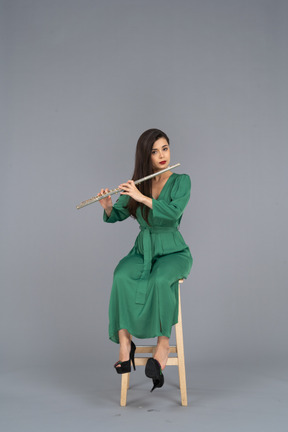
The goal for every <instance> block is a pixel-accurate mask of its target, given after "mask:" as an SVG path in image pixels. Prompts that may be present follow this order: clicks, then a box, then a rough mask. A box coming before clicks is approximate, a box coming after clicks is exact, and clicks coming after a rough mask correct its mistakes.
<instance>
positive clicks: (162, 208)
mask: <svg viewBox="0 0 288 432" xmlns="http://www.w3.org/2000/svg"><path fill="white" fill-rule="evenodd" d="M190 190H191V181H190V177H189V176H188V175H187V174H176V173H173V174H171V175H170V177H169V178H168V180H167V181H166V183H165V185H164V187H163V189H162V190H161V193H160V195H159V197H158V199H152V209H151V210H150V211H149V219H148V220H149V223H150V225H148V224H147V222H146V221H145V220H144V219H143V217H142V214H141V209H140V207H138V209H137V213H136V216H137V221H138V223H139V225H140V232H139V235H138V236H137V238H136V241H135V244H134V246H133V248H132V249H131V251H130V252H129V253H128V255H127V256H126V257H124V258H123V259H122V260H121V261H120V262H119V264H118V265H117V267H116V269H115V271H114V277H113V285H112V290H111V296H110V304H109V338H110V339H111V340H112V341H113V342H116V343H119V337H118V330H120V329H127V330H128V332H129V333H130V334H132V335H133V336H135V337H136V338H153V337H156V336H168V337H170V334H171V328H172V326H173V325H174V324H176V323H177V322H178V280H179V279H181V278H186V277H187V276H188V274H189V272H190V270H191V266H192V262H193V260H192V256H191V253H190V250H189V247H188V246H187V244H186V243H185V242H184V240H183V237H182V235H181V234H180V232H179V231H178V226H179V224H180V221H181V218H182V214H183V211H184V209H185V207H186V205H187V203H188V201H189V198H190ZM129 199H130V197H129V196H128V195H121V196H120V198H119V199H118V201H117V202H116V203H115V204H114V206H113V209H112V212H111V215H110V217H108V216H107V214H106V213H105V211H104V215H103V219H104V221H105V222H109V223H114V222H117V221H123V220H125V219H127V218H128V217H129V216H130V214H129V211H128V210H127V208H125V207H126V205H127V203H128V201H129Z"/></svg>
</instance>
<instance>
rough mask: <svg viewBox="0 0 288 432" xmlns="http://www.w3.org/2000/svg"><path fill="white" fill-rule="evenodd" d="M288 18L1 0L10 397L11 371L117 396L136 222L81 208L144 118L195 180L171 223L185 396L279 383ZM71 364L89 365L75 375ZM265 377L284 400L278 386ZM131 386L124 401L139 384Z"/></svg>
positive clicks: (225, 3)
mask: <svg viewBox="0 0 288 432" xmlns="http://www.w3.org/2000/svg"><path fill="white" fill-rule="evenodd" d="M287 19H288V3H287V1H284V0H273V1H272V0H262V1H261V0H240V1H239V0H238V1H236V0H201V1H200V0H193V1H192V0H191V1H188V0H177V1H176V0H175V1H171V0H154V1H152V0H145V1H144V0H141V1H140V0H106V1H104V0H101V1H100V0H98V1H96V0H95V1H92V0H82V1H80V0H70V1H69V0H62V1H56V0H51V1H48V0H47V1H44V0H25V1H20V0H18V1H17V0H9V1H8V0H7V1H5V0H2V1H1V27H0V34H1V132H0V134H1V159H0V175H1V201H0V202H1V240H0V241H1V259H0V263H1V273H0V275H1V276H0V277H1V281H0V282H1V303H0V308H1V315H0V342H1V370H2V372H3V374H2V377H3V380H4V383H6V384H7V388H9V389H10V390H9V392H12V390H11V388H14V389H15V392H14V393H13V396H14V397H15V398H16V399H17V394H18V395H19V392H18V390H19V389H18V390H17V387H13V385H11V381H9V380H10V378H11V380H12V378H13V377H14V378H16V376H17V371H18V372H19V371H22V370H23V371H26V372H25V373H24V372H23V374H24V375H23V376H25V377H26V378H27V377H28V376H29V377H30V379H29V380H28V381H27V382H29V383H30V384H29V385H30V387H29V385H28V387H29V388H30V390H31V382H32V381H33V379H36V378H35V377H36V376H38V378H39V380H40V381H39V380H38V381H37V380H36V381H35V383H36V382H37V383H38V384H39V383H40V384H39V387H37V389H41V388H42V387H41V379H44V378H43V377H44V376H45V373H46V372H47V371H48V370H49V371H50V372H49V374H48V375H49V377H50V378H51V377H53V379H55V382H57V383H58V384H59V379H60V377H62V379H63V380H64V381H65V385H64V384H63V386H64V387H65V386H66V390H67V389H68V390H71V387H73V391H74V392H77V389H78V391H79V388H81V385H82V389H85V390H82V391H83V392H85V391H87V388H89V389H90V390H89V391H91V394H95V393H96V394H98V395H99V400H102V399H103V393H102V395H101V394H100V390H99V389H100V388H101V389H102V390H101V391H102V392H103V391H105V389H107V388H110V389H111V395H106V396H107V400H106V401H105V403H108V404H109V402H108V401H111V399H112V402H113V404H114V405H113V406H117V404H118V396H119V380H118V378H117V377H116V376H114V372H113V370H112V365H113V363H114V361H116V360H117V359H118V347H117V346H116V345H115V344H112V343H111V342H110V341H109V340H108V331H107V326H108V317H107V309H108V302H109V295H110V288H111V284H112V274H113V270H114V267H115V266H116V264H117V263H118V261H119V260H120V258H122V257H123V255H124V254H126V253H127V252H128V251H129V250H130V249H131V247H132V245H133V243H134V239H135V237H136V235H137V233H138V226H137V223H136V222H135V221H133V220H128V221H125V222H123V223H122V224H121V225H120V224H115V225H113V226H112V225H108V224H104V223H103V222H102V208H101V206H100V205H99V204H93V205H91V206H88V207H86V208H84V209H81V210H76V205H77V204H79V203H80V202H81V201H82V200H84V199H87V198H90V197H91V196H94V195H96V193H98V191H99V190H100V188H101V187H111V188H113V187H116V186H118V184H119V183H121V182H122V181H124V180H127V179H128V178H130V177H131V174H132V171H133V163H134V151H135V145H136V142H137V139H138V137H139V135H140V134H141V133H142V132H143V131H144V130H146V129H148V128H151V127H157V128H160V129H163V130H164V131H165V132H166V133H167V134H168V136H169V137H170V140H171V153H172V159H171V162H172V163H176V162H180V163H181V167H180V168H178V170H177V172H185V173H188V174H189V175H190V176H191V180H192V193H191V200H190V203H189V205H188V207H187V208H186V211H185V214H184V217H183V220H182V224H181V232H182V234H183V237H184V238H185V240H186V242H187V243H188V244H189V245H190V249H191V252H192V255H193V258H194V264H193V268H192V271H191V274H190V276H189V278H188V280H187V281H186V282H185V284H184V285H183V289H182V299H183V300H182V301H183V314H184V317H183V319H184V338H185V354H186V367H187V379H188V390H189V394H190V401H191V399H192V401H194V402H195V400H194V398H195V394H196V393H197V389H198V391H199V392H200V393H201V395H202V396H203V398H204V400H205V395H207V394H206V393H205V391H207V392H208V393H209V391H211V392H212V394H213V396H214V393H213V389H216V388H218V390H219V386H220V387H221V385H222V386H223V385H224V384H223V382H226V384H227V385H228V387H229V388H230V384H231V383H234V384H235V385H236V384H237V383H240V382H241V383H242V382H247V383H251V379H250V378H249V379H248V378H247V377H248V376H249V373H252V372H251V371H254V372H253V374H252V376H253V377H255V373H256V372H255V371H257V373H259V370H263V371H266V372H265V374H266V375H265V374H264V372H263V374H264V375H265V377H266V378H267V376H268V378H267V379H268V380H270V379H271V380H272V377H273V379H275V380H276V381H273V383H272V381H269V383H270V384H271V385H274V384H275V383H277V386H276V387H277V389H278V390H279V387H278V384H279V385H282V384H283V385H284V383H285V380H286V381H287V370H286V366H287V361H288V356H287V354H288V345H287V328H288V320H287V299H288V294H287V216H288V215H287V156H288V149H287V136H288V134H287V115H288V110H287V96H288V94H287V93H288V92H287V76H288V54H287V41H288V38H287V36H288V27H287ZM137 342H139V341H137ZM39 368H40V369H39ZM61 368H62V369H61ZM69 368H70V369H69ZM83 368H84V369H85V370H86V371H87V370H89V371H90V372H91V375H90V374H89V376H87V377H86V376H85V377H83V380H82V381H81V383H79V382H77V383H75V382H73V379H72V378H71V377H75V376H78V377H79V376H82V375H81V373H80V371H82V372H83ZM229 368H232V370H234V369H233V368H238V369H237V370H238V372H239V371H240V370H242V372H243V373H244V375H245V374H246V375H245V377H246V379H244V381H243V379H242V378H241V379H240V378H239V381H238V380H237V379H236V382H234V381H233V377H235V373H234V372H233V373H231V375H229V373H228V371H229V370H230V369H229ZM68 369H69V370H71V371H74V372H71V374H70V375H69V374H68V375H67V379H64V378H63V377H66V375H65V372H66V373H67V370H68ZM44 370H45V371H46V372H45V373H44V372H43V371H44ZM60 370H62V372H63V374H62V373H61V374H60V373H59V371H60ZM28 371H30V372H29V373H28ZM37 371H38V375H37ZM75 371H77V373H76V372H75ZM219 371H222V372H223V376H222V375H221V373H220V372H219ZM267 371H269V372H267ZM90 372H89V373H90ZM19 373H20V372H19ZM57 373H59V377H58V378H59V379H58V378H55V377H57V376H58V375H57ZM169 373H170V372H169ZM173 373H174V372H171V380H172V381H171V385H172V390H173V392H174V393H175V394H176V396H175V397H176V399H177V397H178V390H177V389H176V388H174V387H175V386H176V384H177V376H176V375H175V377H174V375H173ZM13 374H14V375H13ZM15 374H16V375H15ZM29 374H30V375H29ZM111 374H112V375H111ZM247 374H248V375H247ZM267 374H268V375H267ZM23 376H22V375H21V379H22V378H23ZM91 376H93V377H94V378H95V381H93V384H92V383H91V379H92V378H91ZM220 376H221V377H222V378H223V380H224V381H223V380H222V378H221V379H220V378H219V382H218V381H217V377H220ZM236 376H239V377H240V375H237V374H236ZM32 377H33V379H32ZM41 377H42V378H41ZM89 377H90V378H89ZM96 377H97V378H96ZM229 377H230V378H231V379H232V381H231V380H230V378H229ZM50 378H49V379H50ZM23 379H24V378H23ZM51 379H52V378H51ZM53 379H52V382H53ZM71 379H72V381H71ZM173 379H174V381H173ZM19 380H20V375H19V376H18V378H17V379H16V381H17V382H18V383H19V382H22V381H21V380H20V381H19ZM47 380H48V378H47ZM215 380H216V381H215ZM225 380H226V381H225ZM16 381H15V382H16ZM64 381H63V382H64ZM142 381H145V378H144V377H143V376H142V374H141V376H140V378H139V386H140V389H141V382H142ZM256 381H257V380H256ZM260 381H261V380H260ZM13 382H14V381H13ZM45 382H46V381H45ZM71 382H73V383H74V384H75V385H72V384H71ZM204 382H205V384H204ZM145 383H146V381H145ZM173 383H174V384H173ZM229 383H230V384H229ZM42 384H43V383H42ZM46 384H47V382H46ZM35 385H36V384H35ZM89 385H91V388H90V387H89ZM149 385H150V383H149ZM168 385H169V382H168V384H167V386H168ZM173 385H174V387H173ZM70 386H71V387H70ZM87 386H88V387H87ZM109 386H110V387H109ZM197 386H198V387H197ZM217 386H218V387H217ZM28 387H26V386H25V385H24V384H23V387H21V392H22V396H23V395H24V393H25V391H26V390H27V388H28ZM44 387H45V386H44ZM224 387H225V385H224ZM232 387H233V385H232ZM236 387H237V385H236ZM260 387H261V386H260ZM260 387H257V385H256V387H255V389H256V388H260ZM264 387H266V386H264ZM2 388H3V387H2ZM4 388H5V386H4ZM284 388H285V391H284ZM23 389H26V390H25V391H24V390H23ZM112 390H113V391H112ZM136 390H137V389H136ZM136 390H135V391H136ZM172 390H171V392H172ZM278 390H277V391H278ZM31 391H32V390H31ZM35 391H36V390H35ZM39 391H40V390H39ZM51 391H52V390H51ZM89 391H88V393H89ZM97 391H98V393H97ZM131 391H132V390H131ZM253 391H254V390H253ZM277 391H276V390H275V398H276V399H277V398H278V399H277V400H278V401H279V403H280V405H281V403H282V402H283V397H284V396H283V395H284V394H285V398H286V399H287V393H288V392H287V386H286V387H283V388H282V390H281V391H283V392H282V393H281V394H282V398H281V397H280V396H279V393H277ZM9 392H8V393H9ZM17 392H18V393H17ZM21 392H20V393H21ZM80 392H81V391H80ZM52 393H53V392H52ZM72 393H73V392H72ZM9 394H10V396H11V398H12V394H11V393H9ZM35 394H36V393H35ZM112 394H113V396H112ZM162 394H165V393H162ZM217 394H218V392H216V393H215V397H216V398H217V396H216V395H217ZM255 394H256V390H255V392H254V396H255ZM271 394H274V393H273V391H271V388H270V395H271ZM140 395H141V396H140ZM158 395H159V393H158ZM209 395H210V396H211V394H210V393H209ZM5 396H7V394H6V395H5ZM30 396H31V394H30ZM110 396H111V397H110ZM138 396H139V397H138V399H137V402H136V405H135V406H136V407H137V406H138V405H137V403H138V404H139V403H141V404H142V405H143V400H145V401H146V398H147V396H148V394H146V389H145V393H143V391H142V390H141V392H140V393H139V395H138ZM210 396H209V397H210ZM230 396H231V395H230ZM246 396H247V395H246ZM31 397H32V396H31ZM94 397H96V396H94ZM101 397H102V399H101ZM153 397H154V398H155V397H157V396H153ZM113 398H114V399H113ZM141 398H143V400H142V399H141ZM203 398H202V400H203ZM208 399H209V398H208ZM212 399H213V397H212ZM276 399H275V400H276ZM5 400H6V403H7V398H6V399H5ZM8 400H9V398H8ZM11 400H12V399H11ZM13 400H14V399H13ZM21 400H22V399H21ZM28 400H30V402H31V410H32V406H33V399H29V398H28ZM99 400H98V399H97V403H98V404H99V403H100V402H99ZM139 400H141V402H139ZM148 400H151V399H149V398H148ZM164 400H165V398H164ZM229 400H230V399H229ZM160 401H162V399H161V396H160V397H159V400H158V402H159V403H160ZM169 401H170V400H169ZM170 402H171V401H170ZM226 402H227V401H226ZM262 402H263V400H262ZM19 403H20V402H19ZM58 403H59V401H58ZM146 403H149V402H148V401H147V402H146ZM153 403H154V402H153ZM45 404H46V402H45ZM92 405H93V406H94V404H92ZM95 405H97V404H96V403H95ZM100 405H101V403H100ZM192 405H193V404H192ZM196 405H197V404H196ZM200 405H201V404H200ZM267 405H270V406H271V400H269V403H268V402H267ZM280 405H277V406H278V408H279V407H280ZM9 406H10V405H9ZM17 406H18V405H17ZM20 406H22V405H21V404H20ZM224 406H225V404H224ZM281 406H282V405H281ZM18 408H19V406H18ZM27 409H28V408H27ZM63 409H64V408H63ZM215 409H216V408H215ZM33 410H34V408H33ZM64 411H65V409H64ZM73 411H74V410H73ZM244 411H245V409H244ZM8 412H9V410H8ZM11 412H12V411H11ZM19 412H22V411H21V409H20V408H19ZM40 412H41V410H40ZM126 412H127V411H126ZM229 412H230V414H231V416H232V417H231V418H233V414H235V412H233V410H232V411H231V410H230V411H229ZM260 412H262V413H263V406H262V408H261V403H260V401H259V413H260ZM6 413H7V407H6ZM223 413H224V411H223ZM255 413H256V414H255ZM255 413H254V414H255V419H257V421H258V419H259V418H260V415H259V416H258V412H257V410H255ZM273 413H274V414H275V418H276V417H277V419H278V420H277V422H278V424H279V425H280V424H281V425H282V423H281V421H282V420H283V424H284V417H285V416H284V414H283V413H282V412H281V413H282V414H283V417H281V415H282V414H280V412H277V415H276V411H275V412H273ZM250 414H251V413H250ZM270 414H271V413H270ZM115 415H116V414H115ZM117 415H118V414H117ZM119 415H120V414H119ZM236 416H237V415H236ZM12 417H13V420H12ZM204 417H205V416H204ZM204 417H203V422H204V423H203V424H205V425H206V426H205V428H204V426H203V430H210V429H209V425H210V423H209V422H208V423H207V424H206V423H205V421H204ZM220 417H221V416H220ZM220 417H219V418H220ZM39 418H40V417H39ZM223 418H224V417H223ZM269 418H270V419H272V418H273V419H274V417H273V415H272V414H271V417H269ZM5 419H6V420H5V421H7V423H5V421H4V424H5V425H6V430H18V426H19V430H20V424H21V425H22V427H21V430H25V427H24V429H23V424H24V425H25V422H23V418H21V416H20V417H19V424H18V423H17V417H16V420H15V416H14V415H13V416H12V414H11V418H10V417H9V416H8V417H7V418H6V417H5ZM92 419H93V416H92ZM106 420H107V419H106ZM106 420H105V419H104V420H103V422H104V423H103V425H105V421H106ZM194 420H195V419H194ZM200 420H201V418H199V424H198V430H201V421H200ZM267 420H268V419H265V421H264V420H263V424H262V425H261V427H262V430H264V429H263V427H264V426H267V427H270V426H271V425H270V424H269V421H267ZM39 421H40V420H39ZM167 421H168V420H167ZM178 421H179V420H178ZM257 421H256V420H255V422H256V423H255V424H254V423H253V425H254V426H255V425H256V426H257ZM46 422H47V419H46ZM55 422H56V420H55ZM98 422H99V418H98ZM286 423H287V418H286ZM46 424H47V423H46ZM74 424H77V422H76V423H74ZM99 424H100V423H99ZM203 424H202V425H203ZM271 424H272V423H271ZM35 425H36V423H35V424H34V426H35ZM56 425H57V426H56ZM93 425H94V421H93V420H91V430H92V429H93ZM231 425H232V423H231V424H229V428H230V427H232V426H231ZM8 426H9V427H8ZM32 426H33V424H30V425H29V428H28V427H27V428H28V429H27V430H30V431H31V430H32V429H33V427H32ZM66 426H67V430H68V424H66V423H65V422H64V423H63V424H62V426H61V427H60V423H59V424H58V423H57V422H56V423H55V424H53V430H54V431H55V430H58V427H59V430H66V429H65V427H66ZM82 426H83V424H82ZM82 426H81V427H82ZM106 426H107V424H106ZM210 426H211V428H212V423H211V425H210ZM220 426H221V430H223V428H224V430H225V423H224V424H220V423H219V428H220ZM246 426H247V424H245V425H243V429H244V428H246ZM273 426H275V425H273ZM35 427H36V426H35ZM41 427H42V430H44V429H43V425H41ZM89 427H90V426H89V425H88V424H87V425H86V429H87V430H90V429H89ZM125 427H126V426H125ZM213 427H214V429H213V430H216V429H217V425H216V424H215V422H214V424H213ZM9 428H10V429H9ZM13 428H14V429H13ZM227 428H228V425H227ZM45 430H46V429H45ZM47 430H50V429H49V428H48V426H47ZM69 430H70V431H71V425H69ZM230 430H231V429H230ZM233 430H236V429H235V428H234V429H233ZM239 430H240V429H239ZM241 430H242V429H241ZM246 430H247V429H246ZM254 430H255V429H254ZM278 430H282V429H278ZM283 430H284V429H283Z"/></svg>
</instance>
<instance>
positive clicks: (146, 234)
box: [135, 226, 178, 304]
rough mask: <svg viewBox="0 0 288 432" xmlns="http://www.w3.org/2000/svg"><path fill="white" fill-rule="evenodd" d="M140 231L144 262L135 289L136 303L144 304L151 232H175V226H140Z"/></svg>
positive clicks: (150, 253)
mask: <svg viewBox="0 0 288 432" xmlns="http://www.w3.org/2000/svg"><path fill="white" fill-rule="evenodd" d="M140 229H141V232H142V233H143V237H142V239H143V255H144V263H143V270H142V274H141V276H140V280H138V282H137V289H136V300H135V303H137V304H145V300H146V293H147V288H148V279H149V275H150V272H151V267H152V241H151V234H160V233H167V232H177V231H178V228H177V227H162V226H159V227H155V226H154V227H149V226H140Z"/></svg>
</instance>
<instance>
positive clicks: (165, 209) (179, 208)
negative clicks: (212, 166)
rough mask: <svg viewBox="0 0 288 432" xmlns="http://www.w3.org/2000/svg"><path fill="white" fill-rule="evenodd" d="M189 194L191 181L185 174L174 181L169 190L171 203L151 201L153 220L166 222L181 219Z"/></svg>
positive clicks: (160, 200)
mask: <svg viewBox="0 0 288 432" xmlns="http://www.w3.org/2000/svg"><path fill="white" fill-rule="evenodd" d="M190 192H191V180H190V177H189V176H188V175H187V174H181V175H179V177H178V178H177V179H176V180H175V183H174V185H173V188H172V190H171V201H170V202H167V201H164V200H163V199H157V200H155V199H154V198H153V199H152V212H153V217H154V218H157V219H158V218H159V219H162V220H166V221H177V220H179V219H180V218H181V217H182V214H183V212H184V209H185V207H186V205H187V203H188V201H189V198H190Z"/></svg>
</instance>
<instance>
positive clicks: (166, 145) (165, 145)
mask: <svg viewBox="0 0 288 432" xmlns="http://www.w3.org/2000/svg"><path fill="white" fill-rule="evenodd" d="M164 147H168V144H164V145H163V146H162V148H164ZM152 150H158V149H157V148H152Z"/></svg>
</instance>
